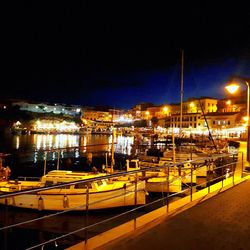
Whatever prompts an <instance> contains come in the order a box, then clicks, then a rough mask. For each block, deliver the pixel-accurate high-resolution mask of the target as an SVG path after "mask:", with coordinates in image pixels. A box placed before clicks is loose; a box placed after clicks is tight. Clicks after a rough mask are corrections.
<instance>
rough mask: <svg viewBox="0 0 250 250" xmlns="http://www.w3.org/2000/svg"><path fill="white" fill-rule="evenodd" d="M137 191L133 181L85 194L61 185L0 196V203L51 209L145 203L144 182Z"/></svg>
mask: <svg viewBox="0 0 250 250" xmlns="http://www.w3.org/2000/svg"><path fill="white" fill-rule="evenodd" d="M136 190H137V192H135V185H134V184H133V183H131V184H130V185H126V186H124V188H119V189H116V190H108V191H102V192H91V191H90V192H89V194H88V195H87V194H86V191H81V190H77V191H76V190H74V191H72V190H71V189H61V188H60V189H51V190H46V191H41V192H36V193H27V194H21V195H15V196H11V197H7V198H0V204H7V205H10V206H14V207H20V208H29V209H36V210H54V211H62V210H87V209H106V208H113V207H123V206H132V205H143V204H145V203H146V197H145V195H146V194H145V182H144V181H140V182H138V183H137V187H136ZM87 200H88V202H87Z"/></svg>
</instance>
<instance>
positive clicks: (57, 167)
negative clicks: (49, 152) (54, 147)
mask: <svg viewBox="0 0 250 250" xmlns="http://www.w3.org/2000/svg"><path fill="white" fill-rule="evenodd" d="M59 162H60V150H59V151H58V157H57V165H56V169H57V170H58V169H59Z"/></svg>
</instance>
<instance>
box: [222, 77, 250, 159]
mask: <svg viewBox="0 0 250 250" xmlns="http://www.w3.org/2000/svg"><path fill="white" fill-rule="evenodd" d="M236 78H237V79H239V80H241V81H243V82H244V83H245V84H246V86H247V161H249V160H250V148H249V147H250V121H249V120H250V119H249V113H250V110H249V109H250V88H249V82H250V79H247V78H244V77H238V76H237V77H236ZM234 79H235V78H234ZM225 88H226V90H227V91H228V92H229V93H231V94H232V93H235V92H236V91H237V90H238V89H239V84H238V83H237V82H235V81H234V82H231V83H229V84H228V85H227V86H226V87H225Z"/></svg>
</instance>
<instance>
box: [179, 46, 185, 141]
mask: <svg viewBox="0 0 250 250" xmlns="http://www.w3.org/2000/svg"><path fill="white" fill-rule="evenodd" d="M183 82H184V50H181V114H180V130H179V136H181V132H182V112H183V111H182V103H183V93H184V90H183Z"/></svg>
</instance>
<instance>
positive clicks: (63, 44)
mask: <svg viewBox="0 0 250 250" xmlns="http://www.w3.org/2000/svg"><path fill="white" fill-rule="evenodd" d="M65 2H66V3H64V2H63V1H48V2H46V1H16V3H15V2H11V3H9V4H8V6H5V8H3V22H2V26H3V28H2V32H1V33H2V36H1V37H2V39H1V40H2V41H3V43H2V46H1V47H2V62H3V66H2V74H1V78H2V90H1V92H0V97H1V98H26V99H31V100H38V101H49V102H62V103H67V104H80V105H89V106H96V105H109V106H110V107H114V108H131V107H132V106H133V105H135V104H137V103H139V102H152V103H154V104H161V103H173V102H180V75H181V71H180V69H181V49H183V50H184V53H185V62H184V99H187V98H189V97H199V96H211V97H218V98H223V97H224V89H223V84H225V82H226V81H227V80H228V79H229V78H230V75H232V74H237V75H241V76H244V77H250V9H249V8H248V6H247V3H245V5H244V4H242V3H241V4H240V1H237V2H233V3H230V2H229V1H228V2H227V3H226V4H222V3H218V2H219V1H217V3H216V4H215V3H214V4H213V2H212V1H200V2H202V3H197V4H193V5H191V4H190V1H186V2H187V3H185V4H183V3H182V1H175V4H171V5H170V4H168V2H169V1H163V2H164V3H165V4H162V3H160V2H158V1H150V2H149V3H145V2H144V1H140V2H139V1H131V2H130V1H115V2H111V1H99V2H98V1H89V2H87V1H65ZM4 86H5V87H4Z"/></svg>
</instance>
